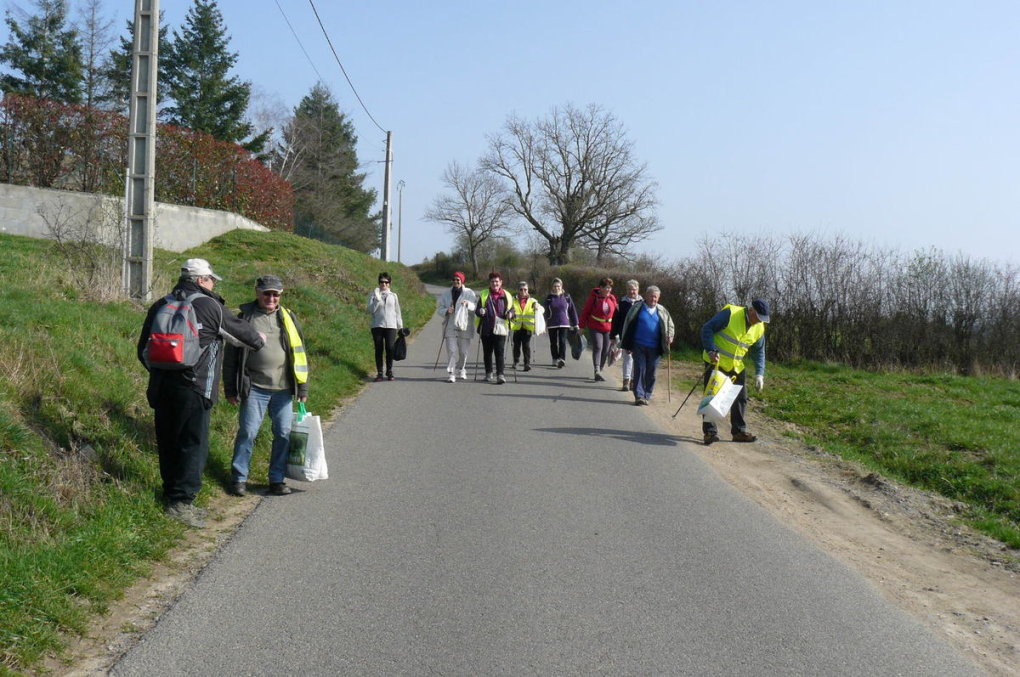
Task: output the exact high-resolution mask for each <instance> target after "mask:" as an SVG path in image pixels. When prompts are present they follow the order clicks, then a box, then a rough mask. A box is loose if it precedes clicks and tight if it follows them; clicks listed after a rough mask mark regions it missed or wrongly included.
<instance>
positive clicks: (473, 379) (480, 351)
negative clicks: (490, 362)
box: [471, 334, 482, 381]
mask: <svg viewBox="0 0 1020 677" xmlns="http://www.w3.org/2000/svg"><path fill="white" fill-rule="evenodd" d="M481 354H482V336H481V334H479V335H478V347H477V348H476V349H475V375H474V376H473V377H471V380H472V381H477V380H478V359H479V357H480V356H481Z"/></svg>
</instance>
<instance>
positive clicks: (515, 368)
mask: <svg viewBox="0 0 1020 677" xmlns="http://www.w3.org/2000/svg"><path fill="white" fill-rule="evenodd" d="M507 324H509V323H507ZM510 333H511V332H510V330H509V327H508V328H507V332H506V338H505V339H503V364H504V365H505V364H506V344H507V343H509V344H510V356H511V357H513V342H512V341H511V340H510ZM513 370H514V383H517V363H516V362H514V363H513Z"/></svg>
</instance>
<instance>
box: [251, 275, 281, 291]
mask: <svg viewBox="0 0 1020 677" xmlns="http://www.w3.org/2000/svg"><path fill="white" fill-rule="evenodd" d="M255 289H256V290H258V291H278V292H282V291H283V280H281V279H280V278H278V277H277V276H275V275H263V276H262V277H260V278H259V279H258V280H256V281H255Z"/></svg>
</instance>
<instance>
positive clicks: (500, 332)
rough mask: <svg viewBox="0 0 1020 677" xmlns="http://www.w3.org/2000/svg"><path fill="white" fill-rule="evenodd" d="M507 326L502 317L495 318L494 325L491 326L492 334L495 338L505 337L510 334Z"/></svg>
mask: <svg viewBox="0 0 1020 677" xmlns="http://www.w3.org/2000/svg"><path fill="white" fill-rule="evenodd" d="M509 324H510V323H509V322H507V321H506V320H504V319H503V318H502V317H497V318H496V324H494V325H492V333H493V334H494V335H496V336H506V335H507V334H509V333H510V328H509Z"/></svg>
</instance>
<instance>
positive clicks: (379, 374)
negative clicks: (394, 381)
mask: <svg viewBox="0 0 1020 677" xmlns="http://www.w3.org/2000/svg"><path fill="white" fill-rule="evenodd" d="M381 380H383V375H382V372H379V373H378V374H376V375H375V382H376V383H378V382H379V381H381Z"/></svg>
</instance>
